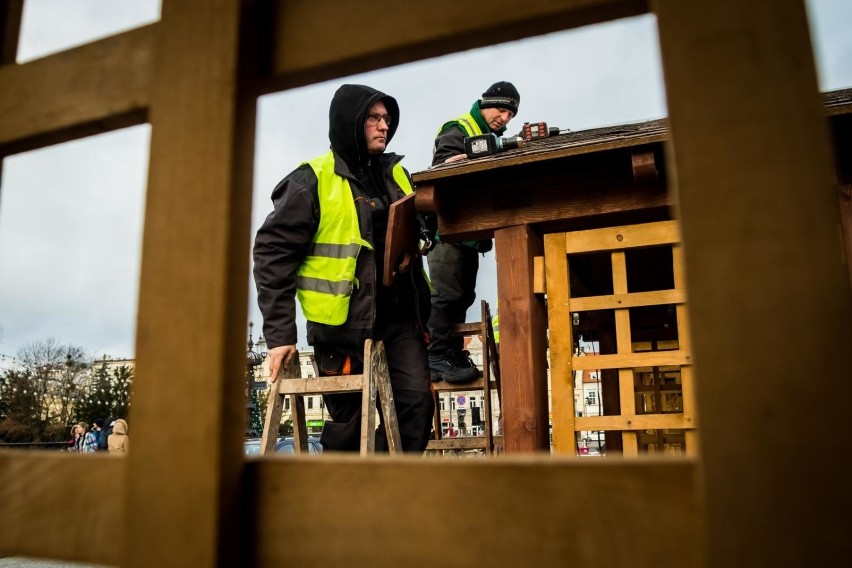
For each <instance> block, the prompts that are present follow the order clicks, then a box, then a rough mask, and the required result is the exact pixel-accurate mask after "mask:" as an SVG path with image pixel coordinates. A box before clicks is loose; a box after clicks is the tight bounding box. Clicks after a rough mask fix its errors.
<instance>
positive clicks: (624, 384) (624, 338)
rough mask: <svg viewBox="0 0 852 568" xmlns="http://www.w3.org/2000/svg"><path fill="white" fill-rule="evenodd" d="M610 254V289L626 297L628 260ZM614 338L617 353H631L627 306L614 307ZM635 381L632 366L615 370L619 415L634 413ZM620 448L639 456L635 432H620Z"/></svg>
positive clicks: (628, 453) (625, 452) (621, 253)
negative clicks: (616, 372)
mask: <svg viewBox="0 0 852 568" xmlns="http://www.w3.org/2000/svg"><path fill="white" fill-rule="evenodd" d="M566 240H570V239H566ZM616 240H617V239H616ZM610 257H611V261H612V290H613V292H615V294H614V295H615V296H627V295H628V294H627V259H626V257H625V255H624V251H621V250H619V251H615V252H613V253H612V254H611V255H610ZM572 304H573V302H572ZM572 309H573V305H572ZM615 341H616V348H617V350H618V353H619V354H620V355H627V354H630V353H631V352H632V350H633V340H632V336H631V333H630V311H629V310H628V309H627V308H626V307H623V308H621V309H617V310H615ZM634 382H635V381H634V377H633V370H632V369H619V370H618V394H619V408H620V415H621V416H633V415H635V414H636V394H635V389H634ZM598 429H600V428H598ZM621 451H622V454H623V455H624V456H626V457H635V456H637V455H639V445H638V442H637V438H636V432H635V431H630V430H626V431H624V432H622V434H621Z"/></svg>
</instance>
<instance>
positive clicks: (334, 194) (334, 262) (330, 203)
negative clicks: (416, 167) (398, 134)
mask: <svg viewBox="0 0 852 568" xmlns="http://www.w3.org/2000/svg"><path fill="white" fill-rule="evenodd" d="M305 163H307V164H308V165H309V166H310V167H311V169H312V170H313V171H314V173H315V174H316V176H317V182H318V195H319V201H320V221H319V228H318V229H317V232H316V234H315V235H314V237H313V239H312V240H311V245H310V248H309V249H308V254H307V256H306V257H305V259H304V260H303V261H302V264H301V266H299V270H298V271H297V272H296V297H297V298H299V303H300V304H301V306H302V312H303V313H304V314H305V318H306V319H307V320H309V321H313V322H317V323H324V324H327V325H341V324H343V322H345V321H346V317H347V315H348V314H349V299H350V298H351V296H352V291H353V290H354V289H355V287H356V286H357V285H358V279H357V278H356V277H355V266H356V263H357V260H358V254H359V253H360V252H361V247H367V248H368V249H370V250H372V249H373V246H372V245H371V244H370V243H368V242H367V241H365V240H364V239H363V238H361V230H360V228H359V226H358V212H357V211H356V210H355V200H354V198H353V197H352V188H351V187H350V185H349V180H347V179H346V178H344V177H342V176H339V175H337V174H336V173H334V154H333V153H332V152H330V151H329V152H328V153H327V154H325V155H324V156H320V157H318V158H314V159H313V160H310V161H309V162H305ZM392 174H393V179H394V181H395V182H396V183H397V185H398V186H399V187H400V189H401V190H402V192H403V193H404V194H405V195H408V194H410V193H411V192H412V191H413V188H412V187H411V182H409V181H408V176H406V175H405V170H403V168H402V166H401V165H399V164H396V165H395V166H394V167H393V170H392Z"/></svg>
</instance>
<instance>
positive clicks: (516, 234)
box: [494, 225, 550, 452]
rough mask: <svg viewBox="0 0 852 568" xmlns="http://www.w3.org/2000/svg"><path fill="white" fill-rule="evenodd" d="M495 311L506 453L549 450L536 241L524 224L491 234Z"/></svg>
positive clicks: (544, 318) (544, 325)
mask: <svg viewBox="0 0 852 568" xmlns="http://www.w3.org/2000/svg"><path fill="white" fill-rule="evenodd" d="M494 241H495V251H496V255H497V297H498V305H499V306H500V307H499V311H500V379H501V382H502V391H503V394H502V403H503V442H504V445H505V449H506V452H532V451H536V450H545V451H550V434H549V428H550V425H549V423H548V412H547V339H546V333H545V330H546V329H547V311H546V309H545V307H544V300H543V299H541V298H540V297H539V296H537V295H536V294H534V293H533V258H534V257H535V256H540V255H542V254H543V252H544V243H543V241H542V238H541V237H540V236H539V235H537V234H536V233H535V232H533V230H532V229H531V228H530V227H529V226H528V225H520V226H516V227H509V228H508V229H501V230H499V231H497V232H496V233H495V234H494Z"/></svg>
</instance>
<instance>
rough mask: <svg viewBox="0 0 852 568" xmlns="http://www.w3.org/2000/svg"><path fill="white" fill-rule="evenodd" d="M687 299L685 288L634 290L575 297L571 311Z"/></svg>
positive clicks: (645, 304) (680, 301)
mask: <svg viewBox="0 0 852 568" xmlns="http://www.w3.org/2000/svg"><path fill="white" fill-rule="evenodd" d="M685 301H686V293H685V292H684V291H683V290H657V291H654V292H634V293H633V294H628V293H626V292H625V293H623V294H612V295H609V296H587V297H585V298H573V299H572V300H571V311H572V312H586V311H592V310H614V309H616V308H636V307H639V306H658V305H661V304H682V303H684V302H685Z"/></svg>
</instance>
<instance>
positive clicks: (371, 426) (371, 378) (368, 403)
mask: <svg viewBox="0 0 852 568" xmlns="http://www.w3.org/2000/svg"><path fill="white" fill-rule="evenodd" d="M375 349H376V344H375V343H373V340H372V339H368V340H366V341H365V342H364V380H363V382H362V385H363V390H362V392H361V445H360V448H361V452H360V453H361V457H362V458H363V457H366V456H367V455H369V454H373V453H375V452H376V365H375V361H374V357H373V354H374V352H375Z"/></svg>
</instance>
